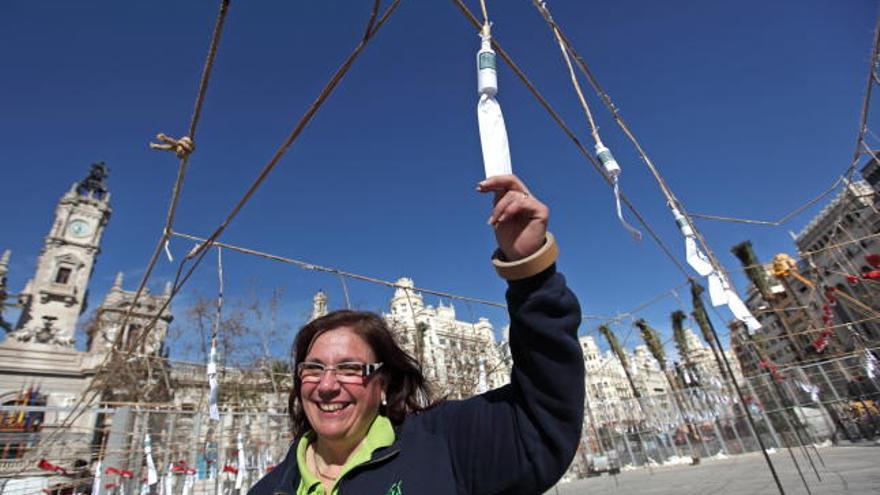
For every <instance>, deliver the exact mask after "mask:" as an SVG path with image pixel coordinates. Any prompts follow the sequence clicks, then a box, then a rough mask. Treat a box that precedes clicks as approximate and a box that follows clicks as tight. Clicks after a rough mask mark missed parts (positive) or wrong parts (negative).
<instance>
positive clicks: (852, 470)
mask: <svg viewBox="0 0 880 495" xmlns="http://www.w3.org/2000/svg"><path fill="white" fill-rule="evenodd" d="M793 452H794V453H795V456H796V458H797V460H798V463H799V464H800V465H801V469H802V470H803V472H804V477H805V479H806V480H807V484H808V485H809V487H810V490H811V492H812V495H838V494H880V446H876V445H874V444H867V443H865V444H862V445H857V446H846V447H826V448H819V449H818V452H819V455H820V456H821V457H822V460H824V461H825V466H824V467H823V466H822V464H821V463H820V462H819V460H818V459H816V456H815V452H814V451H813V450H812V449H811V450H810V453H811V455H813V460H814V462H815V463H816V467H817V468H818V470H819V476H821V477H822V481H821V482H820V481H819V480H818V479H817V478H816V475H815V474H814V473H813V471H812V468H811V467H810V464H809V462H808V461H807V460H806V459H805V458H804V457H803V454H802V452H801V451H800V449H794V450H793ZM770 459H771V460H772V461H773V464H774V466H776V471H777V473H779V476H780V479H781V481H782V486H783V488H784V489H785V493H786V495H796V494H798V495H799V494H806V493H808V492H807V491H806V489H805V488H804V485H803V483H802V482H801V480H800V478H799V477H798V475H797V471H796V470H795V467H794V464H793V463H792V461H791V457H789V455H788V453H787V452H786V451H785V450H784V449H783V450H778V451H776V452H775V453H773V454H771V455H770ZM557 493H558V494H559V495H574V494H588V495H606V494H608V495H611V494H615V495H617V494H621V495H622V494H634V495H691V494H693V495H697V494H699V495H708V494H719V495H722V494H723V495H746V494H748V495H752V494H754V495H764V494H766V495H773V494H777V493H779V491H778V490H777V488H776V484H775V483H774V482H773V478H772V476H771V475H770V471H769V470H768V469H767V465H766V464H765V462H764V458H763V456H762V455H761V453H760V452H758V453H751V454H745V455H739V456H732V457H728V458H726V459H704V460H703V461H702V463H701V464H700V465H699V466H669V467H656V468H653V469H651V471H649V470H648V469H646V468H639V469H635V470H628V471H623V472H621V473H620V474H619V475H617V477H616V480H615V479H614V477H612V476H609V475H607V474H603V475H602V476H600V477H596V478H587V479H582V480H577V481H573V482H570V483H562V484H559V485H557V486H556V487H555V488H552V489H550V491H549V492H547V494H548V495H556V494H557Z"/></svg>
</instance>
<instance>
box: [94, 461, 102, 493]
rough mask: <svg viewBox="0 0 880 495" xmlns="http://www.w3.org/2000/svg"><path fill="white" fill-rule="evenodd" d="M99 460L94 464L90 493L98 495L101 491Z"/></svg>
mask: <svg viewBox="0 0 880 495" xmlns="http://www.w3.org/2000/svg"><path fill="white" fill-rule="evenodd" d="M101 464H102V463H101V461H100V460H99V461H98V464H96V465H95V479H94V481H93V482H92V495H98V494H99V493H101V471H102V468H101Z"/></svg>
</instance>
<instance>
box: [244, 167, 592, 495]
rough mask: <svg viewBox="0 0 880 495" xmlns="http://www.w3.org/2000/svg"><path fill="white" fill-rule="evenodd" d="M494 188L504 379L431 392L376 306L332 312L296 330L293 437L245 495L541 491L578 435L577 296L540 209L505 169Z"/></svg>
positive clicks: (487, 185)
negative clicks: (454, 392) (458, 395)
mask: <svg viewBox="0 0 880 495" xmlns="http://www.w3.org/2000/svg"><path fill="white" fill-rule="evenodd" d="M477 189H478V191H479V192H483V193H488V192H493V193H494V194H495V201H494V208H493V211H492V215H491V216H490V218H489V223H490V224H491V225H493V226H494V227H495V236H496V239H497V241H498V246H499V249H498V251H496V253H495V256H494V259H493V264H494V265H495V268H496V270H497V271H498V273H499V274H500V275H501V276H502V277H504V278H506V279H507V280H508V283H509V288H508V291H507V303H508V311H509V313H510V322H511V323H510V349H511V355H512V357H513V371H512V374H511V380H510V381H511V383H510V384H509V385H506V386H504V387H501V388H499V389H496V390H491V391H489V392H486V393H484V394H481V395H478V396H476V397H472V398H470V399H467V400H463V401H452V400H442V401H439V402H432V401H431V397H430V394H429V391H428V386H427V383H426V381H425V377H424V376H423V374H422V370H421V369H420V368H419V366H418V363H417V362H416V360H415V359H414V358H413V357H411V356H409V355H408V354H406V352H404V351H403V350H402V349H401V348H400V347H399V346H398V345H397V343H396V342H395V340H394V337H393V334H392V333H391V330H390V329H389V328H388V326H387V325H386V324H385V320H384V319H382V317H380V316H378V315H376V314H373V313H368V312H360V311H348V310H343V311H336V312H333V313H330V314H328V315H326V316H323V317H321V318H318V319H316V320H314V321H312V322H310V323H309V324H307V325H306V326H305V327H303V328H302V329H301V330H300V331H299V333H298V334H297V337H296V340H295V341H294V344H293V356H294V360H295V362H296V363H297V365H296V371H295V374H294V377H293V390H292V392H291V394H290V401H289V409H290V416H291V420H292V422H293V433H294V437H295V439H294V441H293V443H292V445H291V448H290V449H289V451H288V454H287V457H286V458H285V459H284V461H283V462H282V463H281V464H280V465H279V466H277V467H276V468H275V469H273V470H272V472H271V473H269V474H268V475H267V476H266V477H264V478H263V479H262V480H260V481H259V482H258V483H257V484H256V485H255V486H254V487H253V488H252V489H251V491H250V493H251V494H253V495H263V494H267V495H268V494H272V495H277V494H287V495H294V494H296V495H301V494H309V495H335V494H349V493H350V494H379V495H381V494H386V495H402V494H403V493H404V492H407V493H418V494H420V495H431V494H452V493H456V494H480V495H484V494H496V493H506V494H538V493H543V492H544V491H545V490H546V489H547V488H549V487H550V486H551V485H552V484H553V483H554V482H556V480H557V479H559V477H560V476H561V475H562V474H563V472H564V471H565V469H566V468H567V467H568V464H569V463H570V462H571V459H572V457H573V456H574V453H575V451H576V450H577V445H578V442H579V440H580V431H581V423H582V421H583V404H584V365H583V355H582V354H581V348H580V345H579V344H578V341H577V327H578V325H579V324H580V314H581V311H580V307H579V305H578V302H577V299H576V298H575V296H574V294H573V293H572V292H571V291H570V290H568V288H567V287H566V285H565V280H564V278H563V277H562V275H561V274H559V273H557V272H556V265H555V261H556V256H557V248H556V244H555V241H554V238H553V236H552V235H550V234H549V233H548V232H547V230H546V228H547V219H548V215H549V210H548V209H547V207H546V206H545V205H544V204H543V203H541V202H540V201H538V200H537V199H535V198H534V196H532V195H531V194H530V193H529V191H528V189H526V187H525V185H524V184H523V183H522V182H520V180H519V179H517V178H516V177H514V176H510V175H508V176H498V177H492V178H490V179H487V180H486V181H483V182H481V183H480V185H479V186H478V188H477Z"/></svg>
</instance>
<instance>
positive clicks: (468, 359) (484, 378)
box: [310, 278, 510, 398]
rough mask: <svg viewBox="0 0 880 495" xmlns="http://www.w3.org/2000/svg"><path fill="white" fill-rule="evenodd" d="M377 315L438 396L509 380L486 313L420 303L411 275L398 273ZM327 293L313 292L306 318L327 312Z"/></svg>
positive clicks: (473, 391) (455, 395)
mask: <svg viewBox="0 0 880 495" xmlns="http://www.w3.org/2000/svg"><path fill="white" fill-rule="evenodd" d="M397 285H398V288H397V289H396V290H395V291H394V295H393V297H392V298H391V300H390V301H389V308H390V309H389V312H387V313H384V314H383V315H382V316H383V317H384V318H385V321H386V322H387V323H388V326H389V327H390V328H391V329H392V331H393V332H394V333H395V335H396V337H397V339H398V341H399V342H400V344H401V347H403V348H404V350H406V351H407V352H408V353H409V354H410V355H412V356H413V357H415V358H416V360H417V361H418V362H419V363H420V364H421V366H422V369H423V370H424V373H425V377H426V378H427V379H428V382H429V383H430V384H431V386H432V387H434V393H435V394H436V395H438V396H440V397H443V396H445V397H449V398H465V397H470V396H472V395H475V394H477V393H480V392H481V391H485V390H488V389H490V388H496V387H500V386H502V385H504V384H505V383H507V382H508V381H509V380H510V363H509V359H508V358H507V355H506V354H507V343H506V341H501V342H499V341H497V340H496V338H495V328H494V327H493V326H492V323H490V322H489V320H488V319H486V318H479V319H478V320H477V321H476V322H468V321H463V320H459V319H458V317H457V315H456V312H455V307H454V306H452V304H449V305H445V304H443V303H442V302H439V303H438V304H437V306H436V307H434V306H432V305H425V301H424V298H423V296H422V294H421V293H419V292H418V291H416V290H415V288H414V287H415V285H414V284H413V281H412V279H409V278H401V279H399V280H398V281H397ZM327 311H328V309H327V296H326V294H324V292H323V291H319V292H318V293H316V294H315V296H314V299H313V302H312V312H311V316H310V320H312V319H315V318H317V317H320V316H323V315H325V314H327Z"/></svg>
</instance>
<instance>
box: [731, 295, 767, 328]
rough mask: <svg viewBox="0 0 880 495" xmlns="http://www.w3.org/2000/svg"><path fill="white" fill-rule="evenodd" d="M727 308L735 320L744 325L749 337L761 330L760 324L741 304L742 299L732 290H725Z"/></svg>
mask: <svg viewBox="0 0 880 495" xmlns="http://www.w3.org/2000/svg"><path fill="white" fill-rule="evenodd" d="M726 292H727V307H728V308H730V312H731V313H733V316H734V317H736V319H737V320H739V321H741V322H743V323H745V325H746V328H747V329H748V331H749V335H751V334H753V333H755V331H757V330H758V329H760V328H761V323H760V322H759V321H758V320H757V319H756V318H755V317H754V316H753V315H752V312H751V311H749V308H747V307H746V305H745V304H744V303H743V302H742V299H740V298H739V296H738V295H737V294H736V292H734V291H733V290H732V289H730V288H727V289H726Z"/></svg>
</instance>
